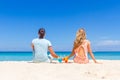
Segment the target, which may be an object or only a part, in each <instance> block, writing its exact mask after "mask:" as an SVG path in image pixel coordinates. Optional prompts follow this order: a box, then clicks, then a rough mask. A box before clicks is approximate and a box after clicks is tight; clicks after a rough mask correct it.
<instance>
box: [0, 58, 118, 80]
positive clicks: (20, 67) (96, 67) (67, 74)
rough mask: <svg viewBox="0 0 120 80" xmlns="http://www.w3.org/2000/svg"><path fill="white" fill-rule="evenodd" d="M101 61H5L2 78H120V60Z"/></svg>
mask: <svg viewBox="0 0 120 80" xmlns="http://www.w3.org/2000/svg"><path fill="white" fill-rule="evenodd" d="M71 62H72V61H71ZM99 62H102V64H95V63H93V61H90V63H88V64H76V63H73V62H72V63H67V64H66V63H58V62H55V63H30V62H22V61H20V62H14V61H12V62H10V61H9V62H6V61H5V62H4V61H3V62H0V80H120V60H115V61H110V60H101V61H99Z"/></svg>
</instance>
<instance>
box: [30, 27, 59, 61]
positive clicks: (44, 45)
mask: <svg viewBox="0 0 120 80" xmlns="http://www.w3.org/2000/svg"><path fill="white" fill-rule="evenodd" d="M38 35H39V38H36V39H33V41H32V50H33V54H34V59H33V62H50V59H49V58H48V55H47V51H48V50H49V51H50V54H51V55H52V57H54V58H58V56H57V55H56V54H55V52H54V51H53V49H52V45H51V42H50V41H49V40H47V39H45V38H44V36H45V29H44V28H40V29H39V31H38Z"/></svg>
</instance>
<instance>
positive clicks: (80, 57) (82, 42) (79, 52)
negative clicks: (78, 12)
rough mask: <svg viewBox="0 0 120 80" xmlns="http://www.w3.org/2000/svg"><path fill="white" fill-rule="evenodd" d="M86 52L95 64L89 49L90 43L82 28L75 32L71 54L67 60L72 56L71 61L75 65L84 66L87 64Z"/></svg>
mask: <svg viewBox="0 0 120 80" xmlns="http://www.w3.org/2000/svg"><path fill="white" fill-rule="evenodd" d="M88 52H89V53H90V56H91V57H92V59H93V61H94V62H95V63H97V61H96V60H95V58H94V55H93V53H92V50H91V47H90V41H89V40H87V39H86V33H85V30H84V29H83V28H82V29H79V30H78V32H77V34H76V39H75V41H74V46H73V50H72V53H71V54H70V55H69V56H68V57H67V58H68V59H69V58H70V57H72V56H74V59H73V60H74V62H75V63H81V64H86V63H88V62H89V59H88Z"/></svg>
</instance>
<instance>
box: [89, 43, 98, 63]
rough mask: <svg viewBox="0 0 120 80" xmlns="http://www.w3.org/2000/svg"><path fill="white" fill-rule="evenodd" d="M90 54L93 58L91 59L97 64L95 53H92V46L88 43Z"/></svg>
mask: <svg viewBox="0 0 120 80" xmlns="http://www.w3.org/2000/svg"><path fill="white" fill-rule="evenodd" d="M87 47H88V52H89V54H90V56H91V58H92V59H93V61H94V62H95V63H97V61H96V60H95V57H94V55H93V53H92V49H91V46H90V42H88V46H87Z"/></svg>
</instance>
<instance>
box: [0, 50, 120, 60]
mask: <svg viewBox="0 0 120 80" xmlns="http://www.w3.org/2000/svg"><path fill="white" fill-rule="evenodd" d="M70 53H71V52H69V51H68V52H62V51H61V52H59V51H57V52H56V54H57V55H59V56H60V57H65V56H68V55H69V54H70ZM93 53H94V56H95V58H96V59H98V60H120V52H110V51H106V52H93ZM48 54H49V52H48ZM88 57H89V59H91V57H90V55H88ZM32 59H33V54H32V52H0V61H31V60H32ZM71 59H73V57H72V58H71Z"/></svg>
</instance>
